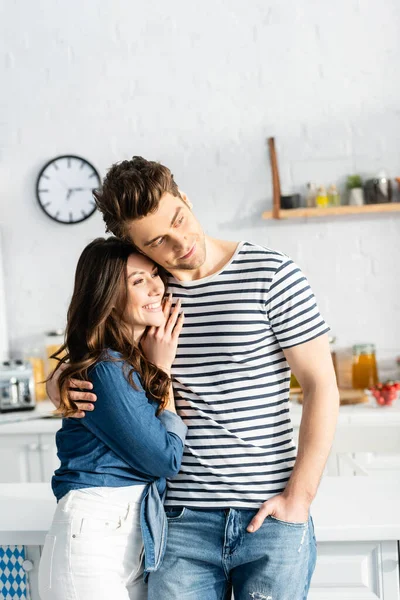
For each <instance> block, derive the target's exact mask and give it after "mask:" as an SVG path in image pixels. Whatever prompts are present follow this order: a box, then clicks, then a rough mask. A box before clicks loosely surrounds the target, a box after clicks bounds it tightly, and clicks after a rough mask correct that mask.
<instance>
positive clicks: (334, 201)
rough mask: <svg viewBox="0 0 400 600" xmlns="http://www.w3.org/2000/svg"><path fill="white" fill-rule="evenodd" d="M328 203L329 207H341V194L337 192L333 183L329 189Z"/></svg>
mask: <svg viewBox="0 0 400 600" xmlns="http://www.w3.org/2000/svg"><path fill="white" fill-rule="evenodd" d="M328 203H329V206H340V194H339V192H338V191H337V187H336V185H334V184H333V183H332V185H330V186H329V189H328Z"/></svg>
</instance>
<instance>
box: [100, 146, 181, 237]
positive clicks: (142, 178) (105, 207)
mask: <svg viewBox="0 0 400 600" xmlns="http://www.w3.org/2000/svg"><path fill="white" fill-rule="evenodd" d="M167 192H168V193H170V194H172V195H173V196H177V197H180V193H179V189H178V186H177V184H176V183H175V181H174V176H173V175H172V173H171V171H170V170H169V169H168V167H165V166H164V165H162V164H160V163H158V162H154V161H150V160H146V159H144V158H142V157H141V156H134V157H133V158H132V159H131V160H124V161H123V162H121V163H116V164H114V165H113V166H112V167H111V168H110V170H109V171H108V173H107V175H106V177H105V178H104V181H103V185H102V187H101V189H99V190H94V192H93V196H94V199H95V202H96V206H97V208H98V209H99V211H100V212H101V213H102V215H103V219H104V222H105V224H106V231H107V232H111V233H113V234H114V235H115V236H116V237H118V238H119V239H121V240H125V241H130V242H132V240H130V239H129V234H128V231H127V225H129V223H130V222H131V221H133V220H134V219H141V218H142V217H145V216H146V215H148V214H150V213H154V212H156V210H157V208H158V204H159V202H160V199H161V197H162V195H163V194H165V193H167Z"/></svg>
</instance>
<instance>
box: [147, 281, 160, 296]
mask: <svg viewBox="0 0 400 600" xmlns="http://www.w3.org/2000/svg"><path fill="white" fill-rule="evenodd" d="M162 293H163V286H162V285H160V284H157V283H156V282H154V283H153V285H152V287H151V288H150V289H149V296H161V295H162Z"/></svg>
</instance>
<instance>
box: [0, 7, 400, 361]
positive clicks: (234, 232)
mask: <svg viewBox="0 0 400 600" xmlns="http://www.w3.org/2000/svg"><path fill="white" fill-rule="evenodd" d="M0 22H1V24H0V74H1V80H0V81H1V84H2V93H1V100H0V103H1V104H0V108H1V111H0V177H1V200H0V202H1V204H0V207H1V212H0V227H1V229H2V232H3V248H4V263H5V264H4V269H5V281H6V295H7V314H8V325H9V332H10V338H11V347H12V350H13V352H14V353H15V354H17V353H18V352H20V351H21V350H22V349H23V348H24V347H25V346H27V345H29V344H31V343H32V340H33V339H34V338H37V336H40V335H41V333H42V332H43V331H45V330H48V329H49V328H54V327H58V326H60V325H61V326H62V325H63V322H64V318H65V311H66V307H67V304H68V299H69V296H70V293H71V289H72V287H71V286H72V278H73V272H74V268H75V264H76V260H77V257H78V255H79V253H80V251H81V249H82V247H83V246H84V245H85V244H86V243H87V242H88V241H89V240H90V239H91V238H93V237H94V236H97V235H101V234H102V233H103V227H102V222H101V220H100V218H99V217H98V216H97V215H96V216H94V217H92V218H91V219H90V221H88V222H86V223H83V224H81V225H76V226H73V227H70V226H62V225H57V224H56V223H53V222H52V221H50V220H49V219H47V218H46V216H45V215H44V214H42V213H41V211H40V210H39V208H38V207H37V206H36V203H35V202H36V200H35V196H34V186H35V179H36V175H37V173H38V171H39V169H40V168H41V166H42V165H43V164H44V163H45V162H46V161H47V160H48V159H49V158H51V157H53V156H56V155H57V154H62V153H68V152H71V153H76V154H80V155H82V156H84V157H86V158H88V159H89V160H90V161H92V162H93V163H94V164H95V165H96V166H97V167H98V168H99V169H100V171H101V172H102V174H104V173H105V170H106V168H107V167H108V166H109V165H110V164H111V163H112V162H114V161H116V160H120V159H123V158H126V157H130V156H131V155H133V154H142V155H143V156H145V157H147V158H151V159H158V160H161V161H163V162H165V163H166V164H167V165H169V166H170V167H171V168H172V170H173V172H174V173H175V175H176V178H177V181H178V183H179V184H180V186H181V187H182V189H184V190H185V191H186V192H187V193H188V194H189V196H190V197H191V199H192V201H193V202H194V205H195V209H196V211H197V214H198V216H199V218H200V219H201V221H202V222H203V224H204V227H205V229H206V230H207V231H208V232H209V233H210V234H212V235H217V236H221V237H225V238H230V239H243V238H244V239H249V240H253V241H255V242H258V243H261V244H265V245H270V246H273V247H276V248H278V249H281V250H283V251H285V252H287V253H288V254H290V255H291V256H292V257H293V258H294V259H295V260H297V261H298V262H299V263H300V265H301V266H302V267H303V268H304V270H305V271H306V273H307V274H308V275H309V278H310V280H311V282H312V284H313V287H314V288H315V291H316V293H317V295H318V299H319V303H320V305H321V309H322V311H323V313H324V315H325V316H326V319H327V320H328V321H329V322H330V324H331V326H332V328H333V329H334V331H335V332H336V334H337V336H338V340H339V342H340V344H341V345H348V344H351V343H352V342H353V341H362V340H366V341H375V342H376V343H377V344H378V346H379V349H380V352H381V353H389V354H390V353H395V352H396V351H397V352H399V353H400V325H399V323H400V319H399V304H400V285H399V281H398V278H399V269H398V261H399V259H400V235H399V234H400V216H393V217H378V216H374V217H364V218H362V219H355V218H348V219H346V220H335V221H333V220H332V221H329V220H324V221H312V222H311V221H310V222H308V223H307V222H302V223H274V222H265V221H262V220H261V218H260V215H261V212H262V211H263V210H265V209H266V208H267V207H268V205H269V204H270V202H271V178H270V173H269V166H268V157H267V149H266V144H265V139H266V137H267V136H268V135H275V136H276V137H277V141H278V150H279V159H280V166H281V177H282V184H283V185H284V186H285V187H288V186H289V187H293V188H296V189H297V188H302V187H303V186H304V184H305V182H306V181H308V180H310V179H311V180H315V181H317V182H320V183H324V184H326V185H328V184H329V183H331V182H333V181H335V182H337V183H339V184H342V183H343V181H344V178H345V176H346V175H347V174H348V173H350V172H354V171H358V172H359V173H361V174H362V175H364V176H368V175H371V174H373V173H374V172H375V171H377V170H379V169H381V168H385V169H387V172H388V173H389V174H390V175H391V176H393V177H394V176H399V175H400V159H399V156H400V154H399V150H400V109H399V98H400V83H399V81H400V80H399V73H398V61H399V56H400V52H399V51H400V35H399V30H400V5H399V2H398V0H379V1H378V0H336V2H334V3H331V2H327V1H324V0H322V1H321V0H286V1H285V2H282V1H281V0H263V1H261V0H259V1H255V0H248V1H247V2H244V1H243V0H242V1H240V0H229V1H228V0H225V1H223V0H201V1H200V0H191V1H189V2H188V1H186V2H184V1H183V0H170V1H169V2H167V3H166V2H163V1H161V0H153V1H149V2H146V3H144V2H138V1H136V2H135V1H132V0H130V1H128V0H119V1H116V0H112V1H111V0H102V2H97V1H95V0H85V2H80V1H78V0H70V1H69V2H64V1H61V0H41V1H40V2H32V3H30V2H26V1H23V0H14V1H9V2H7V3H5V4H4V7H3V14H2V17H1V18H0Z"/></svg>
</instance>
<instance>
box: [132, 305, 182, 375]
mask: <svg viewBox="0 0 400 600" xmlns="http://www.w3.org/2000/svg"><path fill="white" fill-rule="evenodd" d="M171 308H172V294H170V295H169V297H168V298H167V299H166V301H165V303H164V307H163V312H164V316H165V324H164V325H162V326H161V327H149V329H148V330H147V332H146V334H145V336H143V337H142V339H141V341H140V345H141V347H142V350H143V352H144V355H145V356H146V358H147V359H148V360H149V361H150V362H152V363H153V364H154V365H156V366H157V367H159V368H160V369H162V370H163V371H165V372H166V373H167V374H168V375H170V374H171V365H172V363H173V361H174V359H175V355H176V349H177V346H178V339H179V334H180V333H181V331H182V326H183V319H184V316H183V313H181V314H179V311H180V308H181V300H180V299H179V300H178V302H177V303H176V304H175V306H174V308H173V309H172V310H171Z"/></svg>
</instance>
